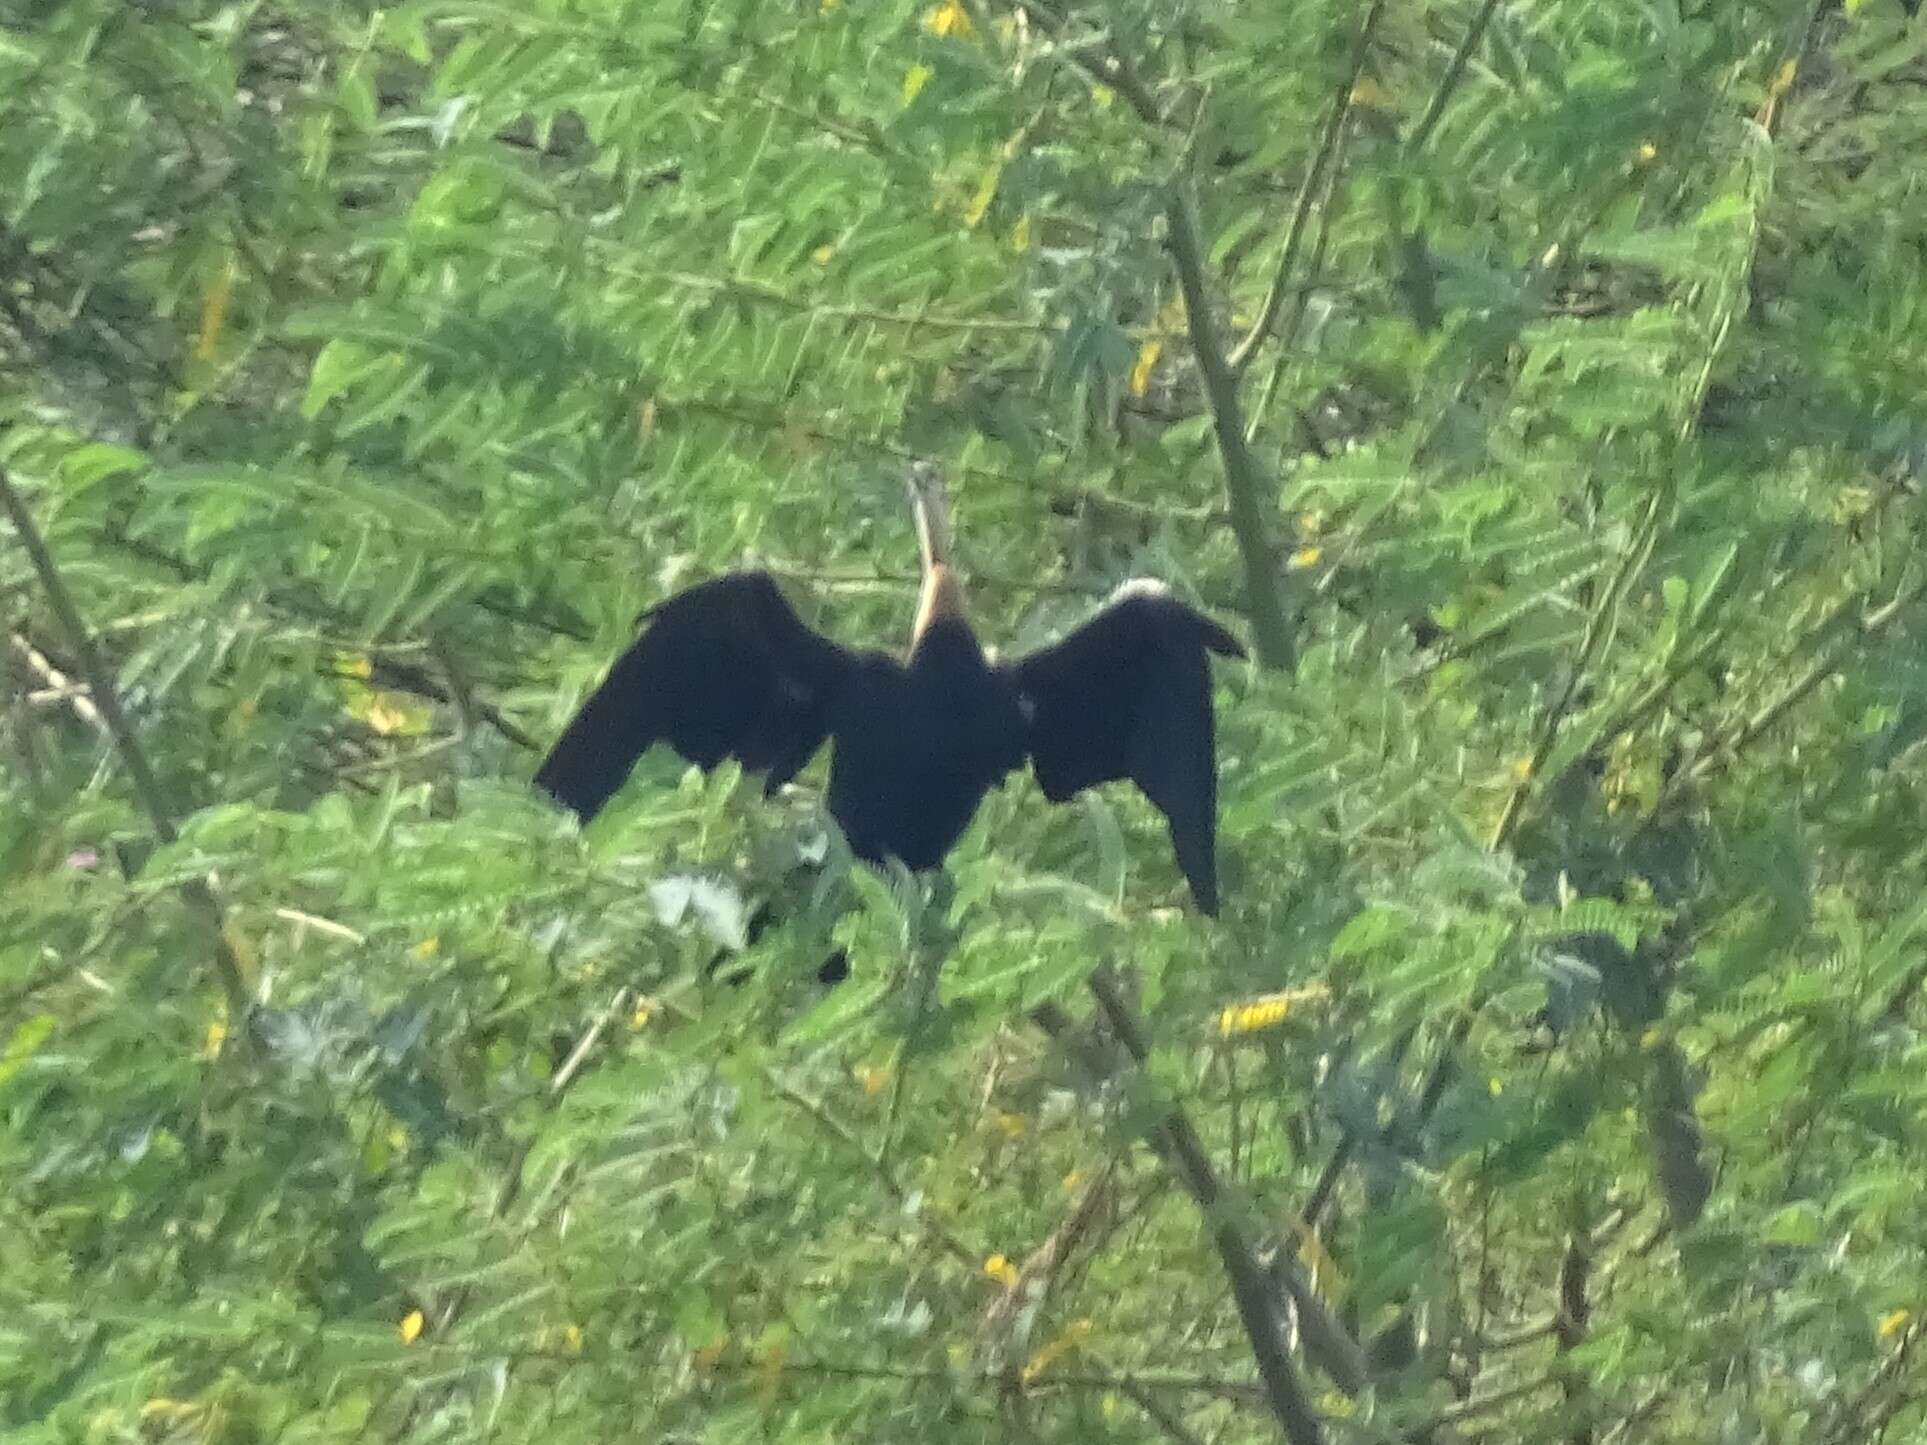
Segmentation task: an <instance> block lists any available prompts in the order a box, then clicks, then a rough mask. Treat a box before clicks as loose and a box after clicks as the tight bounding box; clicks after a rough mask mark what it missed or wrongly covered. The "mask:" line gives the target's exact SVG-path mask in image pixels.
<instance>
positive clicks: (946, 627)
mask: <svg viewBox="0 0 1927 1445" xmlns="http://www.w3.org/2000/svg"><path fill="white" fill-rule="evenodd" d="M830 736H831V745H830V746H831V753H830V815H831V816H832V817H833V818H835V819H836V821H837V824H838V825H839V826H840V827H841V828H842V829H843V832H844V836H845V837H847V838H848V839H849V842H850V851H851V852H852V853H854V854H856V856H857V857H859V858H863V859H866V860H868V861H870V862H873V863H876V862H882V861H883V860H884V859H885V858H898V859H901V860H902V862H903V864H904V866H905V867H907V868H911V869H923V868H934V867H936V866H937V864H939V863H941V862H942V861H943V857H944V855H945V854H946V853H948V852H949V851H950V850H951V848H952V847H953V846H954V845H955V844H956V841H957V839H958V838H960V837H962V836H963V831H964V829H965V828H968V827H969V826H970V820H971V818H972V817H973V816H974V815H975V814H976V811H977V805H978V803H980V802H982V801H983V796H984V794H985V793H987V792H989V791H990V790H991V789H992V788H994V787H996V786H997V784H998V783H1000V782H1001V781H1003V778H1004V775H1005V774H1006V773H1010V772H1013V771H1015V770H1016V769H1018V768H1021V767H1022V766H1023V765H1024V752H1025V730H1024V715H1023V712H1022V710H1021V709H1020V707H1019V706H1018V701H1017V690H1016V688H1015V687H1013V686H1012V685H1011V682H1010V679H1009V678H1008V677H1007V676H1005V675H1004V674H1003V673H1002V672H1001V671H1000V670H998V669H996V668H994V667H992V666H991V665H990V663H989V661H988V660H987V659H986V658H985V657H984V653H983V649H982V647H980V646H979V645H978V643H977V639H976V638H975V637H973V636H972V635H971V633H970V629H969V627H967V626H966V625H965V624H964V623H963V621H962V620H961V619H957V618H945V619H942V620H940V621H938V622H937V623H935V624H934V625H932V626H931V627H930V628H929V629H927V630H926V631H925V632H924V634H923V635H922V636H921V637H919V638H918V639H917V641H916V645H915V646H914V647H913V648H912V649H911V652H910V657H909V660H908V661H907V662H898V661H897V660H896V659H895V658H893V657H888V656H885V655H884V654H882V653H874V652H873V653H870V654H868V655H866V656H864V657H862V658H861V659H860V660H859V662H858V664H857V672H856V675H855V677H854V678H853V680H852V681H851V683H850V685H849V686H848V687H847V688H845V689H844V690H843V691H842V692H841V693H839V694H838V697H837V701H836V704H835V706H834V708H833V710H832V713H831V724H830Z"/></svg>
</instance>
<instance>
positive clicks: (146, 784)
mask: <svg viewBox="0 0 1927 1445" xmlns="http://www.w3.org/2000/svg"><path fill="white" fill-rule="evenodd" d="M0 509H4V510H5V512H6V514H7V517H8V520H10V521H11V522H12V523H13V529H14V532H15V533H16V534H17V535H18V536H19V538H20V544H21V546H23V547H25V548H26V549H27V556H28V558H29V559H30V560H31V561H32V563H33V569H34V572H35V573H36V574H37V575H38V577H39V578H40V586H41V590H42V591H44V592H45V593H46V594H47V602H48V604H49V605H50V606H51V607H52V608H53V610H54V616H55V617H57V618H58V619H59V620H60V625H61V627H62V628H63V629H64V630H65V631H66V633H67V641H68V645H69V646H70V647H71V648H72V649H73V653H74V656H75V657H76V658H77V659H78V660H79V663H80V671H81V674H82V675H83V676H84V677H85V679H86V681H87V690H88V692H89V693H91V694H92V696H93V702H94V706H95V708H97V709H98V710H99V712H100V717H101V721H102V722H103V723H104V724H105V725H106V728H107V732H108V735H109V736H110V737H111V738H112V739H113V743H114V751H115V753H116V754H117V755H118V756H119V758H120V761H121V766H122V767H123V768H124V769H126V771H127V777H128V780H129V781H130V782H131V783H132V784H133V785H134V794H135V796H136V797H137V798H138V799H139V800H140V805H141V808H142V809H143V810H144V811H145V812H146V814H147V819H148V823H149V825H150V826H151V827H152V828H153V830H154V836H155V837H157V838H159V839H160V840H161V842H163V843H172V842H174V841H175V840H176V839H177V838H179V837H180V830H179V829H178V828H177V827H176V826H175V823H174V813H173V810H172V809H171V808H170V807H169V806H168V803H167V796H166V794H165V793H163V792H162V791H161V785H160V781H159V780H158V779H157V778H156V777H155V776H154V770H153V768H151V767H150V766H148V762H147V754H146V752H145V751H144V750H143V749H142V748H141V744H140V739H139V738H138V737H136V736H135V734H134V729H133V727H132V725H131V724H130V723H129V722H128V721H127V714H126V713H125V712H123V711H122V710H121V705H120V693H119V691H118V690H117V689H116V688H115V686H114V674H113V672H112V671H111V670H110V669H109V668H108V666H107V660H106V658H104V657H103V656H101V652H100V649H99V648H98V647H96V646H95V645H94V635H93V633H92V632H91V631H90V630H89V629H88V626H87V623H86V621H85V620H84V619H83V618H82V617H81V615H80V608H79V607H78V606H76V605H75V603H74V596H73V593H72V592H70V591H69V590H68V589H67V583H66V581H65V579H64V578H62V576H61V574H60V567H59V565H58V564H57V563H56V562H55V561H54V556H53V553H52V552H50V551H49V550H48V549H47V543H46V539H45V538H43V537H42V536H41V535H40V529H39V527H37V526H36V525H34V520H33V513H31V512H30V511H28V510H27V504H26V502H25V501H24V500H23V499H22V498H21V496H20V493H19V492H18V491H16V490H15V489H14V485H13V478H12V477H11V476H9V475H8V474H7V470H6V468H4V467H0ZM181 893H182V896H183V897H185V898H186V900H187V904H188V908H189V911H190V912H192V913H193V914H195V915H196V916H197V917H198V918H199V919H200V920H201V922H202V923H203V924H204V925H205V926H206V928H207V930H208V935H209V940H210V943H211V945H212V948H213V953H214V969H215V974H216V975H217V977H218V978H219V979H220V983H221V991H222V992H223V993H224V994H226V995H227V1002H228V1016H229V1017H230V1018H231V1019H232V1020H233V1021H234V1022H235V1023H236V1024H240V1023H241V1022H242V1021H244V1020H245V1019H246V1018H247V1016H248V1010H249V1000H248V989H247V983H246V981H245V979H244V976H243V973H242V968H241V960H240V958H239V956H238V955H237V954H236V953H235V951H234V945H233V944H232V943H231V942H230V941H229V939H228V934H227V926H226V919H225V918H224V916H223V914H222V910H221V904H220V900H219V899H217V898H216V897H215V896H214V891H213V889H212V888H211V887H209V885H208V884H207V883H205V882H201V881H194V882H189V883H185V884H183V885H182V887H181ZM238 1032H239V1033H241V1034H242V1035H243V1036H244V1037H245V1034H246V1030H244V1029H243V1030H238Z"/></svg>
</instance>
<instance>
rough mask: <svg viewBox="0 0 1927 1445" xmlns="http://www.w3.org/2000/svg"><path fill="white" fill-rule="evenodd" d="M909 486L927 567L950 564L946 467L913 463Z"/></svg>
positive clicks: (919, 544)
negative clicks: (944, 470)
mask: <svg viewBox="0 0 1927 1445" xmlns="http://www.w3.org/2000/svg"><path fill="white" fill-rule="evenodd" d="M906 485H907V486H908V488H909V492H910V506H911V508H912V510H913V511H915V513H916V517H917V545H918V546H919V547H920V548H921V549H922V551H923V565H924V569H925V570H926V571H928V570H929V569H930V568H932V567H937V566H947V565H949V562H950V499H949V494H948V492H947V491H946V489H945V487H944V480H943V469H942V468H941V467H939V466H938V465H937V464H936V463H935V462H913V463H912V464H911V466H910V472H909V476H908V478H907V480H906Z"/></svg>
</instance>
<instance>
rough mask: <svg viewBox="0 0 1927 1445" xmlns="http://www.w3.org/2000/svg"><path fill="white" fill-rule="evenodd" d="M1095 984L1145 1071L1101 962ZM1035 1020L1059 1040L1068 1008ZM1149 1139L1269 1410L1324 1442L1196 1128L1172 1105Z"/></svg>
mask: <svg viewBox="0 0 1927 1445" xmlns="http://www.w3.org/2000/svg"><path fill="white" fill-rule="evenodd" d="M1090 988H1091V993H1092V995H1093V996H1094V997H1095V998H1096V1000H1097V1005H1098V1008H1099V1010H1100V1011H1101V1012H1102V1013H1103V1015H1104V1018H1105V1022H1106V1023H1107V1024H1108V1025H1109V1026H1110V1030H1111V1033H1112V1035H1113V1036H1114V1037H1115V1038H1116V1039H1117V1041H1118V1043H1119V1044H1121V1045H1122V1046H1123V1048H1124V1050H1125V1052H1126V1053H1127V1054H1128V1055H1129V1056H1130V1058H1131V1059H1132V1061H1133V1062H1135V1063H1136V1064H1137V1065H1138V1067H1139V1068H1140V1069H1141V1068H1142V1067H1143V1066H1144V1064H1145V1061H1146V1059H1147V1058H1148V1055H1149V1051H1148V1050H1147V1048H1146V1047H1145V1043H1144V1036H1143V1034H1142V1032H1141V1031H1140V1030H1139V1028H1138V1026H1137V1020H1136V1019H1135V1018H1134V1017H1133V1016H1132V1014H1131V1010H1130V1006H1129V1005H1128V1004H1127V1003H1125V1001H1124V996H1123V994H1122V993H1120V992H1119V990H1118V987H1117V981H1116V979H1115V978H1114V977H1113V975H1112V974H1111V972H1110V970H1109V969H1108V968H1102V967H1101V968H1099V969H1098V970H1097V971H1096V972H1095V973H1093V974H1092V976H1091V980H1090ZM1032 1017H1033V1018H1035V1019H1036V1020H1037V1021H1038V1023H1039V1024H1040V1025H1042V1026H1043V1027H1044V1028H1046V1029H1047V1030H1050V1031H1051V1032H1052V1034H1053V1037H1059V1030H1061V1029H1063V1028H1064V1027H1065V1024H1066V1021H1065V1020H1064V1017H1063V1015H1062V1013H1061V1012H1060V1011H1057V1010H1050V1011H1046V1010H1042V1009H1040V1010H1037V1011H1035V1012H1034V1013H1033V1015H1032ZM1060 1042H1063V1043H1066V1044H1068V1045H1070V1046H1071V1047H1072V1048H1073V1050H1074V1051H1075V1052H1076V1054H1077V1056H1078V1058H1079V1060H1080V1062H1082V1063H1084V1065H1085V1067H1086V1068H1087V1069H1090V1068H1091V1067H1092V1066H1093V1065H1094V1064H1095V1066H1096V1067H1097V1069H1098V1070H1099V1071H1100V1072H1099V1074H1098V1076H1099V1077H1103V1076H1104V1075H1105V1074H1108V1072H1109V1070H1106V1069H1104V1068H1103V1061H1102V1060H1101V1059H1094V1058H1093V1056H1092V1055H1093V1050H1092V1048H1091V1046H1090V1045H1089V1044H1087V1043H1085V1042H1084V1041H1082V1040H1079V1039H1077V1038H1075V1037H1074V1036H1073V1037H1070V1038H1060ZM1147 1139H1148V1142H1149V1143H1150V1145H1151V1147H1152V1149H1153V1150H1154V1151H1156V1153H1157V1155H1158V1156H1159V1158H1160V1159H1162V1160H1163V1162H1164V1164H1165V1166H1166V1167H1167V1168H1168V1169H1169V1170H1170V1171H1171V1172H1172V1173H1173V1174H1174V1175H1176V1176H1177V1178H1178V1181H1179V1183H1181V1184H1182V1185H1183V1186H1184V1189H1185V1192H1186V1193H1188V1194H1189V1195H1190V1196H1191V1198H1192V1200H1193V1202H1194V1203H1196V1204H1197V1206H1198V1210H1199V1212H1200V1213H1201V1214H1202V1215H1203V1216H1204V1219H1205V1224H1206V1227H1207V1228H1208V1229H1209V1230H1210V1231H1211V1238H1212V1242H1213V1243H1214V1244H1215V1245H1216V1246H1217V1250H1218V1257H1219V1259H1220V1260H1221V1261H1222V1262H1223V1264H1224V1269H1225V1274H1226V1275H1227V1276H1228V1277H1229V1279H1230V1281H1231V1293H1232V1298H1233V1300H1234V1302H1235V1303H1236V1305H1237V1308H1238V1316H1239V1319H1240V1320H1241V1321H1242V1322H1243V1324H1244V1328H1245V1335H1246V1337H1247V1338H1248V1339H1249V1340H1250V1342H1251V1352H1252V1356H1253V1358H1254V1359H1255V1360H1256V1362H1257V1365H1258V1375H1259V1378H1260V1379H1261V1380H1262V1381H1263V1383H1264V1392H1265V1402H1266V1404H1268V1405H1269V1406H1270V1407H1271V1413H1272V1414H1273V1415H1274V1416H1275V1417H1276V1418H1277V1420H1278V1423H1279V1425H1280V1426H1281V1427H1282V1428H1283V1430H1284V1432H1285V1438H1286V1439H1287V1440H1289V1441H1291V1442H1292V1445H1318V1442H1320V1441H1322V1440H1323V1439H1324V1429H1323V1427H1322V1426H1321V1425H1320V1423H1319V1420H1318V1417H1317V1415H1316V1414H1314V1413H1313V1411H1312V1408H1311V1403H1310V1400H1309V1399H1308V1398H1307V1396H1306V1393H1305V1387H1304V1384H1303V1382H1302V1381H1301V1380H1300V1379H1299V1377H1298V1372H1297V1370H1296V1368H1295V1367H1294V1366H1293V1365H1292V1363H1291V1361H1290V1359H1289V1358H1287V1357H1286V1354H1285V1344H1284V1340H1285V1337H1284V1330H1283V1325H1282V1323H1281V1321H1280V1319H1279V1316H1278V1298H1277V1293H1276V1291H1275V1290H1274V1289H1273V1288H1272V1285H1271V1282H1270V1281H1269V1280H1268V1279H1267V1278H1266V1276H1265V1272H1264V1270H1263V1269H1262V1268H1261V1267H1260V1266H1259V1264H1258V1260H1257V1256H1256V1255H1255V1254H1254V1253H1253V1251H1252V1248H1251V1243H1250V1241H1249V1240H1248V1239H1246V1237H1245V1232H1244V1228H1243V1226H1242V1225H1241V1224H1240V1222H1239V1220H1238V1218H1237V1215H1236V1213H1235V1210H1234V1209H1233V1208H1232V1207H1231V1201H1230V1200H1228V1199H1227V1198H1226V1197H1225V1192H1224V1188H1223V1186H1222V1184H1221V1183H1220V1182H1219V1180H1218V1176H1217V1172H1216V1170H1214V1169H1213V1168H1212V1166H1211V1161H1210V1158H1209V1157H1208V1156H1207V1155H1206V1153H1205V1149H1204V1143H1203V1141H1202V1140H1200V1139H1199V1137H1198V1133H1197V1130H1196V1129H1195V1128H1194V1127H1193V1126H1192V1124H1191V1121H1190V1120H1189V1119H1188V1118H1187V1117H1186V1116H1185V1113H1184V1111H1183V1110H1182V1109H1180V1108H1179V1107H1178V1106H1177V1104H1176V1103H1174V1102H1166V1103H1165V1104H1164V1105H1163V1109H1162V1118H1161V1119H1160V1120H1159V1121H1158V1122H1157V1123H1156V1124H1154V1125H1153V1126H1152V1127H1151V1129H1150V1132H1149V1134H1148V1136H1147Z"/></svg>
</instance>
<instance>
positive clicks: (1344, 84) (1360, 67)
mask: <svg viewBox="0 0 1927 1445" xmlns="http://www.w3.org/2000/svg"><path fill="white" fill-rule="evenodd" d="M1384 13H1385V0H1372V8H1371V9H1370V10H1368V11H1366V12H1365V19H1364V21H1363V22H1362V23H1361V24H1360V25H1359V27H1358V40H1357V42H1356V44H1355V45H1354V46H1353V48H1352V64H1351V69H1350V70H1348V71H1347V72H1346V73H1345V78H1344V80H1343V81H1341V82H1340V84H1339V87H1338V93H1337V94H1336V95H1335V96H1333V97H1332V106H1331V112H1330V113H1329V114H1328V115H1327V116H1326V117H1325V129H1324V131H1323V132H1322V133H1321V134H1320V135H1319V137H1318V149H1317V150H1316V151H1314V152H1313V153H1312V160H1311V164H1310V165H1309V166H1307V167H1306V168H1305V178H1304V180H1303V181H1302V182H1301V183H1300V184H1299V187H1298V199H1297V200H1296V201H1295V202H1293V203H1292V209H1291V224H1290V225H1289V226H1287V227H1286V229H1285V249H1284V254H1282V255H1281V256H1279V258H1278V269H1277V271H1276V272H1274V273H1273V275H1272V278H1271V285H1270V287H1269V288H1268V289H1267V290H1266V292H1265V299H1264V304H1263V305H1261V306H1260V307H1259V308H1258V319H1257V320H1256V321H1254V322H1252V324H1251V329H1250V330H1249V331H1247V332H1246V333H1245V337H1244V340H1242V341H1240V342H1239V343H1238V344H1237V346H1236V347H1234V348H1233V349H1232V351H1231V354H1230V355H1229V356H1227V357H1226V358H1225V362H1226V364H1227V365H1228V366H1230V368H1231V369H1232V370H1233V371H1234V372H1237V373H1239V374H1240V375H1242V374H1243V372H1244V369H1245V368H1246V367H1247V366H1249V365H1250V364H1251V358H1252V357H1253V356H1255V355H1257V352H1258V348H1259V347H1260V346H1262V345H1263V344H1264V339H1265V338H1266V337H1267V336H1269V335H1270V334H1271V328H1272V327H1273V326H1274V325H1276V324H1277V321H1278V310H1279V308H1280V307H1281V306H1282V305H1283V304H1284V300H1285V295H1286V293H1287V291H1288V289H1289V288H1288V287H1287V285H1286V283H1287V282H1288V281H1290V280H1291V272H1292V268H1293V267H1294V266H1295V265H1296V264H1297V262H1298V247H1299V245H1300V243H1302V242H1303V240H1304V238H1305V223H1306V222H1307V221H1308V220H1309V219H1310V217H1311V212H1312V203H1313V200H1314V198H1315V197H1316V196H1317V195H1318V191H1319V187H1320V185H1321V184H1322V183H1323V181H1324V179H1325V171H1326V169H1327V168H1328V167H1330V166H1331V165H1332V164H1333V163H1334V162H1335V160H1336V158H1337V155H1338V141H1339V137H1340V136H1342V135H1343V134H1344V132H1345V120H1346V117H1348V116H1349V115H1350V114H1351V110H1352V92H1353V91H1354V90H1356V89H1357V88H1358V78H1359V77H1360V76H1361V75H1363V74H1364V73H1365V61H1366V60H1367V58H1369V56H1370V55H1371V52H1372V35H1373V32H1375V31H1376V30H1377V29H1378V18H1379V16H1380V15H1382V14H1384Z"/></svg>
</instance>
